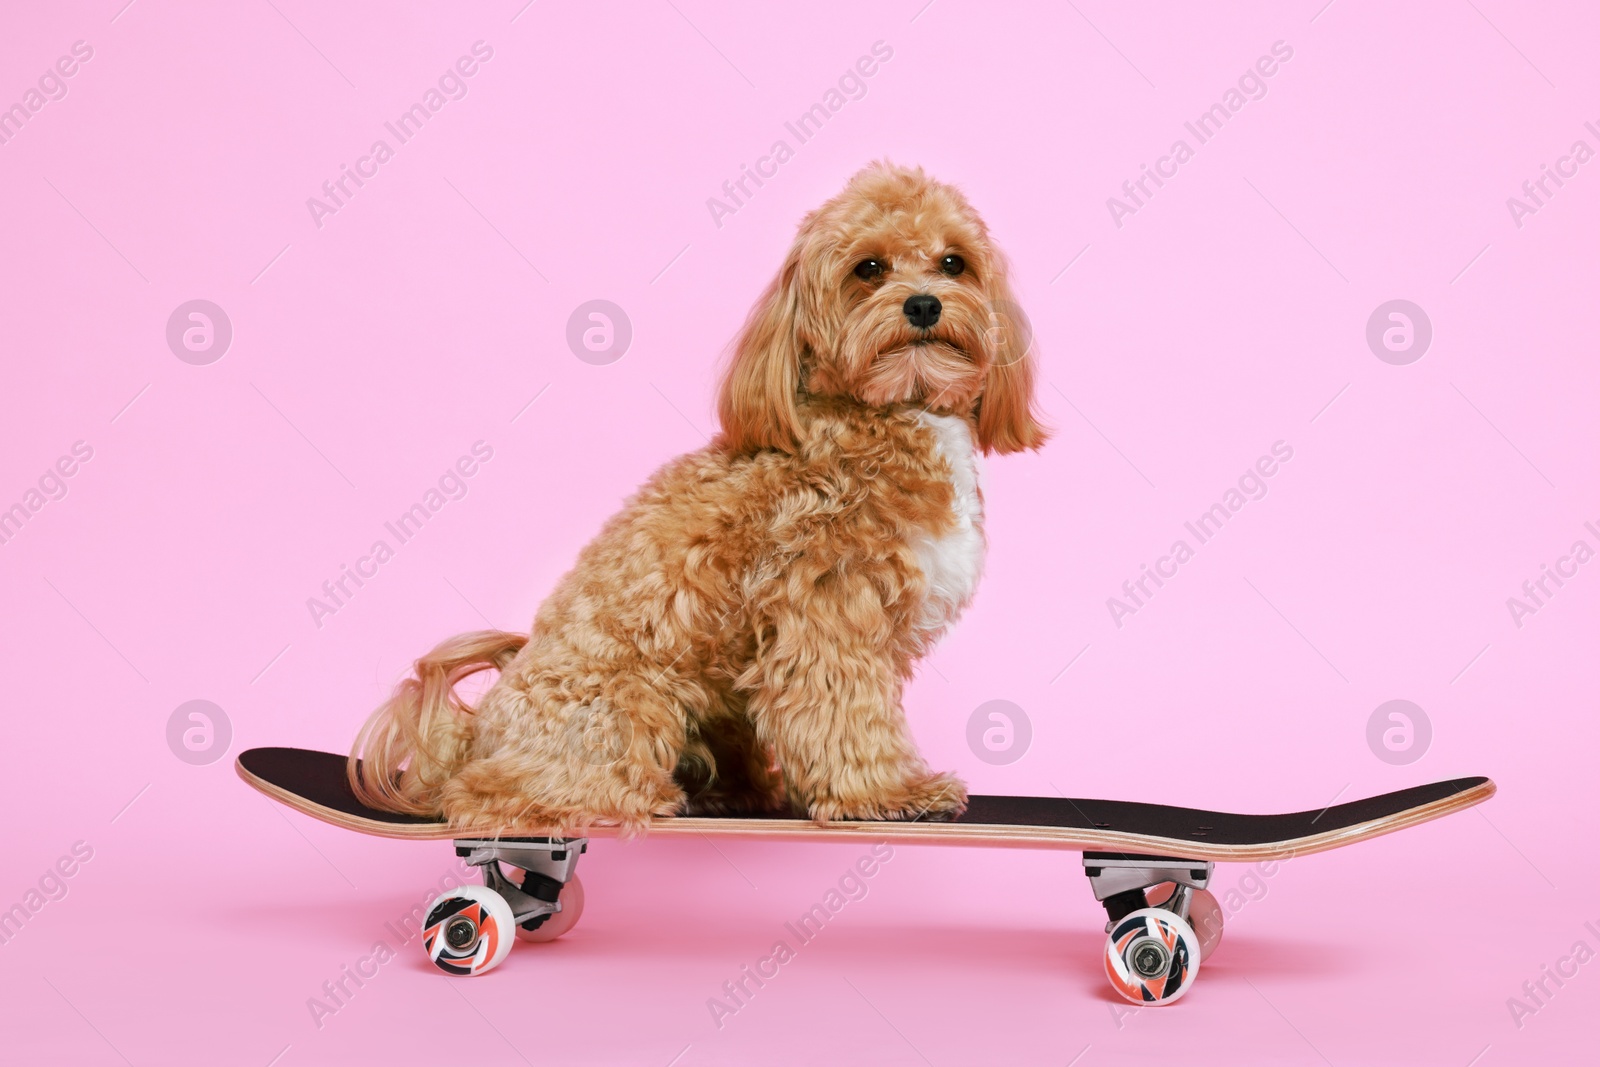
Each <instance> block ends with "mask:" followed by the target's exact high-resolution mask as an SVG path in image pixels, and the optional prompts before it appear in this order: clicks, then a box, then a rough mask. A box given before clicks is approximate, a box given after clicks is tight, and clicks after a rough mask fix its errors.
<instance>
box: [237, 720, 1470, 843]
mask: <svg viewBox="0 0 1600 1067" xmlns="http://www.w3.org/2000/svg"><path fill="white" fill-rule="evenodd" d="M235 766H236V769H237V770H238V772H239V777H241V778H243V779H244V780H245V781H246V782H248V783H249V784H250V785H252V786H254V787H255V788H256V789H258V790H260V791H261V792H262V793H265V794H266V795H267V796H269V797H271V798H272V799H273V800H276V801H278V802H279V803H281V804H285V805H287V806H288V807H291V808H294V809H295V810H296V811H300V812H303V813H304V814H306V815H309V816H311V817H312V818H314V819H320V820H322V821H323V822H326V823H332V824H333V825H334V826H341V827H344V828H345V829H347V830H355V831H357V832H359V833H364V834H374V835H376V836H379V837H397V838H408V839H412V840H424V841H425V840H444V839H458V838H464V837H485V836H495V837H499V838H515V837H518V836H525V835H546V834H550V833H551V832H552V828H550V827H543V828H539V827H523V828H518V827H504V828H501V829H500V832H499V833H498V834H490V835H485V834H482V833H472V832H469V831H464V830H461V829H460V828H456V827H451V826H450V825H448V824H447V823H444V822H441V821H438V820H435V819H429V818H426V817H420V816H413V815H396V814H394V813H392V812H386V811H379V810H376V809H374V808H369V807H367V806H366V805H364V804H362V803H361V802H360V801H359V800H357V799H356V797H355V794H354V793H353V792H351V789H350V784H349V781H348V780H347V778H346V777H345V757H344V756H342V755H338V754H336V753H332V752H315V751H311V750H309V749H299V748H253V749H250V750H248V751H246V752H242V753H240V754H239V757H238V760H237V762H236V764H235ZM1494 791H1495V786H1494V783H1493V782H1491V781H1490V780H1489V779H1487V778H1481V777H1480V778H1455V779H1451V780H1449V781H1443V782H1434V783H1432V784H1429V785H1419V786H1413V787H1412V788H1410V789H1401V790H1399V791H1397V792H1393V793H1384V794H1382V795H1380V796H1375V797H1367V798H1365V799H1363V800H1351V801H1346V802H1345V803H1342V804H1333V805H1330V806H1328V807H1325V808H1322V809H1320V810H1314V811H1300V812H1294V813H1292V814H1286V815H1240V814H1235V813H1231V812H1220V811H1201V810H1198V809H1194V808H1178V807H1171V806H1168V805H1165V804H1141V803H1136V802H1132V801H1124V800H1082V799H1076V800H1075V799H1070V798H1066V797H1008V796H981V795H980V796H972V797H969V798H968V802H967V810H966V811H965V812H963V813H962V814H961V815H960V816H958V817H957V818H955V819H950V820H947V821H938V822H934V821H906V820H874V821H848V822H846V821H840V822H832V823H829V824H827V825H826V826H821V825H818V824H817V823H815V822H812V821H810V820H808V819H799V818H795V817H793V816H787V815H763V816H749V815H741V816H715V817H710V816H675V817H671V818H658V819H654V820H652V821H651V823H650V828H649V833H650V834H651V835H652V836H677V835H684V834H705V835H721V836H735V837H753V838H767V839H773V840H810V841H841V840H848V839H850V838H851V837H861V836H870V837H871V838H872V839H873V840H875V841H887V842H889V843H890V844H907V845H912V844H929V845H935V844H948V845H980V846H988V847H991V848H993V847H1001V848H1006V847H1010V848H1037V849H1060V850H1065V851H1076V852H1083V851H1105V852H1124V853H1131V854H1139V855H1159V856H1167V857H1174V858H1183V859H1192V860H1209V861H1213V862H1253V861H1257V860H1272V859H1287V858H1289V857H1291V856H1305V855H1309V854H1311V853H1313V852H1324V851H1327V850H1328V849H1332V848H1340V847H1342V846H1344V845H1350V844H1354V843H1355V842H1357V841H1365V840H1366V839H1368V838H1371V837H1378V836H1381V835H1383V834H1388V833H1393V832H1394V831H1396V830H1403V829H1405V828H1406V827H1408V826H1415V825H1417V824H1418V823H1424V822H1429V821H1431V820H1433V819H1437V818H1439V817H1441V816H1444V815H1448V814H1450V813H1451V812H1455V811H1460V810H1462V809H1464V808H1469V807H1471V806H1472V805H1474V804H1479V803H1482V802H1483V801H1485V800H1487V799H1489V798H1490V797H1491V796H1493V795H1494ZM573 833H574V834H575V835H581V836H583V837H607V836H614V835H615V834H616V833H617V831H616V829H615V828H614V827H606V826H594V825H590V826H585V827H583V828H582V829H581V830H575V831H573Z"/></svg>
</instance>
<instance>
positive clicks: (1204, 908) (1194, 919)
mask: <svg viewBox="0 0 1600 1067" xmlns="http://www.w3.org/2000/svg"><path fill="white" fill-rule="evenodd" d="M1174 888H1176V887H1175V886H1174V885H1173V884H1172V883H1171V882H1162V883H1161V884H1160V885H1158V886H1155V887H1153V888H1152V889H1151V890H1150V891H1149V893H1147V894H1146V895H1147V896H1148V897H1149V898H1150V906H1151V907H1152V908H1159V907H1162V906H1163V905H1165V904H1166V902H1167V901H1169V900H1171V899H1172V891H1173V889H1174ZM1189 925H1190V926H1191V927H1192V928H1193V929H1194V933H1195V936H1196V937H1198V938H1199V939H1200V962H1201V963H1204V962H1205V961H1206V960H1208V959H1210V958H1211V954H1212V953H1213V952H1215V951H1216V950H1217V946H1218V945H1219V944H1221V943H1222V905H1221V904H1220V903H1218V901H1217V898H1216V897H1215V896H1213V895H1212V894H1211V891H1210V890H1208V889H1194V890H1191V891H1190V894H1189Z"/></svg>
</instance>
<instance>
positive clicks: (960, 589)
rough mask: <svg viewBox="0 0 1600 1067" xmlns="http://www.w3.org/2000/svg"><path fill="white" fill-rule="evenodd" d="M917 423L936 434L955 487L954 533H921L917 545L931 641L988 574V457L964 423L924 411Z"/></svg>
mask: <svg viewBox="0 0 1600 1067" xmlns="http://www.w3.org/2000/svg"><path fill="white" fill-rule="evenodd" d="M918 420H919V421H920V422H921V423H922V424H923V425H924V426H926V427H928V429H930V430H932V431H933V436H934V439H935V441H936V442H937V447H938V451H939V455H940V456H942V457H944V459H945V461H946V462H947V463H949V464H950V471H951V479H952V482H953V483H954V486H955V513H956V524H955V527H954V528H953V529H951V530H948V531H947V532H945V533H944V534H942V535H940V536H938V537H934V536H933V535H932V534H929V533H922V534H921V535H919V536H918V537H916V538H914V539H913V541H912V547H913V548H914V549H915V551H916V553H917V562H918V564H919V565H920V566H921V567H922V573H923V576H924V577H925V578H927V580H928V593H927V598H926V599H925V600H924V601H923V604H922V615H921V618H920V619H919V620H918V630H919V632H920V633H921V635H922V636H924V637H925V638H927V639H929V640H932V639H935V638H937V637H938V636H939V635H940V634H942V633H943V632H944V631H945V630H946V629H947V628H948V627H949V626H950V624H951V623H953V622H955V620H956V618H957V616H959V615H960V614H961V610H962V609H963V608H965V607H966V606H967V602H968V601H970V600H971V599H972V594H973V593H975V592H976V591H977V589H978V579H979V577H981V576H982V574H983V556H984V549H985V541H984V536H983V457H982V456H981V455H979V453H978V449H977V446H976V443H975V442H974V441H973V439H972V431H971V430H970V429H969V428H968V426H967V423H966V421H965V420H964V419H960V418H957V417H956V416H954V415H934V414H931V413H929V412H926V411H925V412H922V413H921V414H920V415H919V416H918Z"/></svg>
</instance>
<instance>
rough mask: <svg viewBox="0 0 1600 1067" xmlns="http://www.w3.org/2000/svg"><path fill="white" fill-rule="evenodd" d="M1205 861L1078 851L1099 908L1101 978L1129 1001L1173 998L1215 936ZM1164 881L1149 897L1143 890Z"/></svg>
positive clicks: (1215, 911)
mask: <svg viewBox="0 0 1600 1067" xmlns="http://www.w3.org/2000/svg"><path fill="white" fill-rule="evenodd" d="M1212 868H1213V864H1211V863H1210V862H1207V861H1203V860H1186V859H1181V858H1177V857H1171V856H1137V855H1128V854H1126V853H1122V852H1085V853H1084V854H1083V873H1084V874H1086V875H1088V876H1089V885H1090V887H1091V888H1092V889H1093V890H1094V898H1095V899H1096V900H1098V901H1099V902H1100V903H1101V904H1102V905H1103V906H1104V907H1105V909H1106V916H1107V922H1106V946H1105V960H1104V962H1105V968H1106V977H1107V978H1109V979H1110V980H1111V984H1112V985H1113V986H1114V987H1115V988H1116V990H1117V992H1119V993H1121V994H1122V995H1123V996H1124V997H1127V998H1128V999H1129V1000H1133V1001H1137V1002H1139V1003H1151V1004H1159V1003H1166V1002H1170V1001H1173V1000H1176V999H1178V997H1180V996H1182V995H1183V993H1184V992H1185V991H1186V990H1187V989H1188V988H1189V986H1190V985H1191V984H1192V983H1193V982H1194V979H1195V975H1196V973H1197V972H1198V971H1199V969H1200V961H1201V960H1203V959H1205V957H1207V956H1209V955H1210V954H1211V950H1212V949H1213V948H1215V947H1216V943H1217V942H1218V941H1219V940H1221V937H1222V909H1221V907H1220V906H1219V905H1218V904H1217V901H1216V898H1215V897H1213V896H1212V895H1211V893H1210V892H1209V891H1208V890H1207V888H1206V886H1207V884H1208V883H1209V882H1210V881H1211V871H1212ZM1166 884H1170V885H1171V886H1172V892H1171V893H1170V894H1166V895H1163V896H1162V898H1161V899H1159V900H1155V901H1152V900H1151V899H1150V897H1149V896H1148V895H1147V894H1146V892H1145V891H1146V890H1148V889H1151V888H1153V887H1156V886H1161V885H1166Z"/></svg>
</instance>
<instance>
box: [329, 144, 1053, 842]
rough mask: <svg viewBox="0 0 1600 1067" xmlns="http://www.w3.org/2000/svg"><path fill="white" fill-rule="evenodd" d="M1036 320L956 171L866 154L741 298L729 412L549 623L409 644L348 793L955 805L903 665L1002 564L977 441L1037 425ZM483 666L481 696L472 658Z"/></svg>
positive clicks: (944, 810) (512, 799) (496, 810)
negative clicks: (461, 690)
mask: <svg viewBox="0 0 1600 1067" xmlns="http://www.w3.org/2000/svg"><path fill="white" fill-rule="evenodd" d="M1024 334H1025V330H1024V328H1023V323H1022V320H1021V315H1020V313H1019V312H1018V311H1017V310H1016V305H1015V304H1014V303H1013V302H1012V298H1011V293H1010V289H1009V287H1008V284H1007V280H1006V264H1005V261H1004V259H1003V258H1002V256H1001V255H1000V252H999V251H998V250H997V249H996V248H995V247H994V245H993V243H992V242H991V241H990V238H989V232H988V230H987V228H986V227H985V226H984V224H983V221H982V220H981V219H980V218H979V217H978V215H977V214H976V213H975V212H974V211H973V210H972V208H971V207H970V206H968V204H967V201H966V199H965V198H964V197H963V196H962V195H961V193H960V192H958V191H957V190H956V189H954V188H952V187H951V186H948V185H944V184H941V183H939V182H936V181H933V180H932V179H930V178H928V177H926V176H925V175H924V174H923V173H922V171H921V170H920V169H918V170H906V169H902V168H897V167H893V166H889V165H886V164H879V165H874V166H871V167H868V168H867V169H865V170H863V171H861V172H860V173H859V174H857V175H856V176H855V177H854V178H852V179H851V180H850V183H849V184H848V185H847V186H846V187H845V189H844V191H843V192H842V193H840V194H839V195H838V196H836V197H834V198H833V199H832V200H830V201H828V202H827V203H826V204H824V205H823V206H822V207H821V208H819V209H818V210H816V211H814V212H812V213H811V214H810V215H808V216H807V217H806V219H805V220H804V221H803V222H802V223H801V225H800V230H799V234H798V235H797V237H796V238H795V241H794V245H793V247H792V248H790V250H789V254H788V256H787V257H786V258H785V260H784V262H783V267H782V268H781V269H780V270H779V272H778V276H777V277H776V278H775V279H774V280H773V281H772V283H771V285H770V286H768V287H767V290H766V292H765V293H764V294H763V295H762V296H761V298H760V300H759V302H758V303H757V305H756V307H755V308H754V310H753V311H752V312H751V314H750V317H749V319H748V321H747V322H746V323H745V325H744V328H743V331H742V333H741V334H740V336H739V338H738V341H737V342H736V344H735V346H734V350H733V355H732V359H731V362H730V364H729V366H728V367H727V370H726V372H725V374H724V377H723V380H722V383H721V391H720V396H719V398H718V413H719V416H720V419H721V425H722V430H721V433H720V435H719V436H718V437H717V438H716V439H715V440H714V441H713V442H712V443H711V444H710V445H709V446H708V447H706V448H704V449H702V450H700V451H698V452H692V453H690V454H689V455H686V456H683V457H680V458H679V459H676V460H674V461H672V462H671V463H668V464H667V465H666V466H665V467H663V468H662V469H661V470H660V471H658V472H657V473H656V474H655V475H654V477H652V478H651V479H650V481H649V482H647V483H646V484H645V486H644V487H643V488H642V489H640V490H639V492H638V493H637V494H636V495H635V496H634V497H633V498H632V499H631V500H629V501H628V503H627V506H626V507H625V508H624V509H623V511H622V512H621V513H620V514H619V515H617V516H615V517H614V518H612V519H611V520H610V521H609V522H608V523H607V524H606V526H605V528H604V529H603V530H602V531H601V533H600V535H599V537H597V538H596V539H595V540H594V541H593V542H592V543H591V544H590V545H589V546H588V547H587V548H585V549H584V551H583V553H582V555H581V556H579V558H578V563H577V566H575V567H574V568H573V569H572V571H571V572H570V573H568V574H567V575H566V577H565V578H563V579H562V581H561V583H560V585H559V586H558V587H557V588H556V590H555V592H553V593H552V594H551V595H550V597H549V599H548V600H546V601H545V602H544V604H543V606H541V608H540V609H539V613H538V616H537V618H536V619H535V620H534V626H533V632H532V634H531V635H524V634H513V633H500V632H482V633H472V634H465V635H462V636H460V637H457V638H454V639H452V640H449V641H446V642H445V643H444V644H442V645H440V646H439V647H438V648H436V649H434V650H433V651H432V652H430V653H429V654H428V655H426V656H424V657H423V658H422V659H420V660H418V661H417V663H416V672H415V676H414V677H412V678H409V679H407V680H406V681H404V682H402V683H401V684H400V686H399V688H398V689H397V690H396V692H395V694H394V696H393V697H391V698H390V700H389V701H388V703H386V704H384V705H383V706H382V707H380V708H379V709H378V710H377V711H376V712H374V713H373V715H372V717H371V718H370V719H369V720H368V722H367V724H366V726H365V727H364V728H363V729H362V731H361V735H360V737H358V738H357V740H356V743H355V746H354V749H353V751H352V754H351V757H350V772H349V773H350V781H351V785H352V786H353V787H354V789H355V790H356V792H357V794H358V795H359V796H360V797H361V798H362V799H363V800H364V801H366V802H367V803H368V804H370V805H372V806H374V807H379V808H383V809H386V810H391V811H398V812H407V813H414V814H425V815H436V814H439V813H443V815H444V816H445V818H447V819H448V820H449V821H450V823H451V824H452V825H454V826H456V827H458V828H461V829H473V830H477V831H490V830H504V829H508V828H516V829H533V828H550V829H558V828H559V829H574V828H578V827H581V826H583V825H585V824H588V823H593V822H606V823H615V824H619V825H621V826H623V827H624V828H626V829H628V830H630V831H637V830H641V829H643V828H644V827H645V826H646V824H647V823H648V822H649V820H650V818H651V817H652V816H665V815H674V814H688V813H707V814H731V813H737V812H749V813H756V812H768V811H774V810H778V809H781V808H783V807H784V806H785V805H787V806H789V807H791V808H792V809H794V810H796V811H802V812H804V813H805V814H806V815H808V816H810V817H811V818H813V819H815V820H817V821H819V822H826V821H828V820H834V819H913V818H920V817H930V818H941V817H945V818H948V817H950V816H951V815H954V814H956V813H959V812H960V811H961V810H962V809H963V808H964V807H965V806H966V795H967V794H966V788H965V786H964V785H963V784H962V783H961V781H960V779H958V778H956V777H955V776H954V775H951V774H941V773H935V772H933V771H931V770H929V768H928V766H927V765H926V764H925V763H924V762H923V760H922V757H921V756H920V755H919V754H918V752H917V750H916V747H915V746H914V744H913V743H912V740H911V736H910V734H909V732H908V729H907V726H906V719H905V713H904V711H903V710H902V708H901V706H900V694H901V688H902V685H903V684H904V682H905V681H906V680H907V679H908V678H909V677H910V676H911V671H912V667H913V665H914V664H915V663H916V661H917V660H918V658H919V657H921V656H922V655H923V654H925V653H926V652H927V651H928V650H929V649H930V648H931V647H932V645H933V643H934V641H935V640H936V639H937V638H938V637H939V635H940V634H941V633H942V632H943V631H944V630H945V629H946V628H947V627H948V626H949V625H950V624H951V622H953V621H954V620H955V618H956V616H957V615H958V614H959V613H960V612H961V610H962V609H963V608H964V607H965V606H966V604H967V602H968V601H969V600H970V599H971V597H972V594H973V591H974V589H975V588H976V585H977V581H978V576H979V573H980V572H981V570H982V566H983V555H984V547H985V542H984V533H983V491H982V483H981V456H980V452H1002V453H1004V452H1015V451H1018V450H1021V449H1031V448H1036V447H1038V446H1039V445H1040V444H1042V443H1043V441H1044V437H1045V432H1044V429H1043V427H1042V426H1041V424H1040V421H1039V420H1038V419H1037V418H1036V416H1035V413H1034V410H1033V379H1034V362H1033V360H1034V356H1033V354H1032V353H1031V352H1030V351H1027V350H1026V349H1027V348H1028V347H1029V342H1028V339H1027V338H1026V337H1025V336H1023V335H1024ZM489 668H495V669H497V670H498V671H499V672H500V673H499V677H498V678H497V679H496V680H495V681H494V683H493V684H492V685H491V686H490V687H489V688H488V690H487V691H486V692H485V693H484V694H483V696H482V697H481V698H480V699H479V700H478V702H477V705H476V707H469V706H468V705H467V703H466V702H465V701H464V700H463V699H462V698H461V697H460V695H458V694H457V692H456V690H455V686H456V684H457V683H458V682H460V681H461V680H462V679H464V678H466V677H468V676H469V675H472V674H474V673H476V672H478V671H481V670H485V669H489ZM358 757H362V758H360V759H358Z"/></svg>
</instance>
